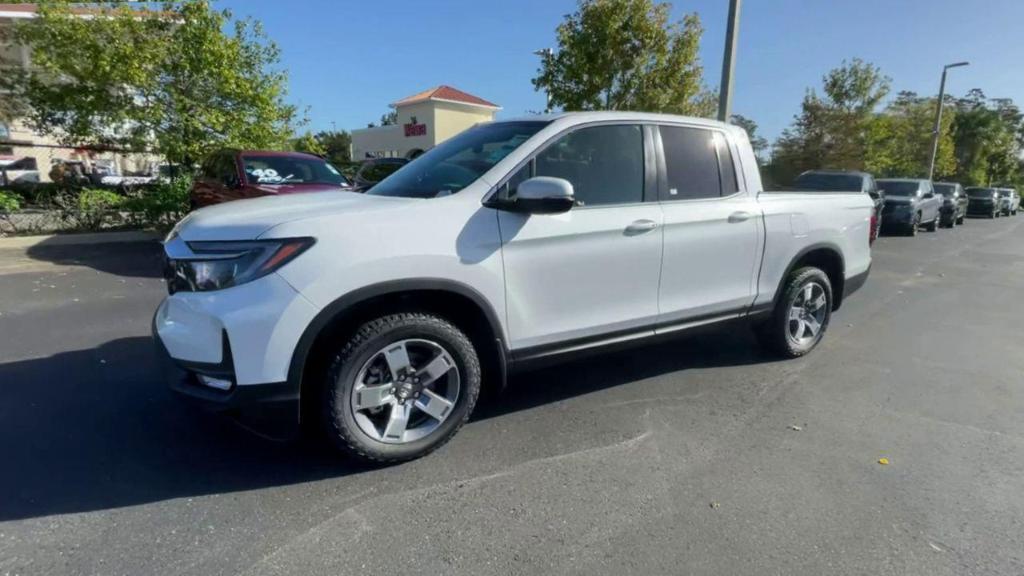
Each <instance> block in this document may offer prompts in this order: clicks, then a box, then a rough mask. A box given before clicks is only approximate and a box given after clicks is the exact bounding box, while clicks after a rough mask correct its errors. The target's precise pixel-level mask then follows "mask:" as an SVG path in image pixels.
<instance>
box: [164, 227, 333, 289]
mask: <svg viewBox="0 0 1024 576" xmlns="http://www.w3.org/2000/svg"><path fill="white" fill-rule="evenodd" d="M313 242H314V240H313V239H312V238H284V239H280V240H253V241H244V242H189V243H188V247H189V249H190V250H191V251H192V252H193V253H194V254H195V257H190V258H180V259H174V260H168V261H167V277H168V278H167V289H168V290H169V291H170V292H171V294H173V293H175V292H206V291H210V290H222V289H224V288H230V287H231V286H238V285H239V284H245V283H246V282H251V281H253V280H255V279H257V278H260V277H263V276H266V275H267V274H270V273H271V272H273V271H275V270H277V269H279V268H280V267H282V266H284V265H285V264H287V263H288V262H291V261H292V260H293V259H295V257H296V256H298V255H299V254H302V253H303V252H305V251H306V249H308V248H309V247H310V246H312V245H313Z"/></svg>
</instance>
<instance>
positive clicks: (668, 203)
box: [154, 112, 872, 462]
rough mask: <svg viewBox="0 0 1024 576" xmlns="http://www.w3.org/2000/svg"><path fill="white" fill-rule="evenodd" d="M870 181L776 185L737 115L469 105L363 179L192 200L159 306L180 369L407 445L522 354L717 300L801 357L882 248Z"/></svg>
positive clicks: (428, 445)
mask: <svg viewBox="0 0 1024 576" xmlns="http://www.w3.org/2000/svg"><path fill="white" fill-rule="evenodd" d="M871 211H872V203H871V199H870V198H869V197H868V196H867V195H864V194H856V193H829V192H821V193H817V192H796V193H765V192H764V191H763V190H762V189H761V180H760V176H759V173H758V169H757V164H756V161H755V158H754V155H753V152H752V151H751V148H750V144H749V141H748V140H747V136H746V134H745V133H744V132H743V131H742V130H741V129H740V128H737V127H735V126H730V125H726V124H722V123H718V122H712V121H708V120H702V119H694V118H684V117H677V116H666V115H656V114H642V113H627V112H593V113H574V114H559V115H552V116H539V117H530V118H526V119H520V120H510V121H502V122H493V123H487V124H481V125H478V126H476V127H474V128H472V129H470V130H467V131H466V132H463V133H462V134H460V135H458V136H456V137H454V138H452V139H450V140H448V141H446V142H444V143H443V144H441V145H439V146H437V147H436V148H434V149H432V150H430V151H429V152H427V153H426V154H424V155H423V156H421V157H420V158H418V159H416V160H415V161H413V162H411V163H409V164H408V165H406V166H404V167H403V168H402V169H401V170H399V171H398V172H396V173H395V174H393V175H392V176H390V177H389V178H387V179H386V180H384V181H383V182H381V183H380V184H378V185H377V186H375V187H374V188H373V189H372V190H371V191H370V192H369V193H367V194H348V193H345V194H336V195H322V194H309V195H304V194H299V195H293V196H289V197H268V198H259V199H254V200H244V201H239V202H232V203H230V204H225V205H221V206H213V207H210V208H205V209H202V210H199V211H197V212H194V213H193V214H191V215H190V216H189V217H187V218H186V219H184V220H183V221H182V222H181V223H179V225H178V226H177V227H176V228H175V230H174V231H173V232H172V233H171V234H170V235H169V237H168V239H167V240H166V242H165V251H166V256H167V270H168V288H169V290H170V293H171V294H170V295H169V296H168V297H167V298H166V300H165V301H164V302H163V303H162V304H161V305H160V307H159V309H158V310H157V313H156V316H155V318H154V330H155V332H156V334H157V336H158V340H159V341H160V342H161V343H162V345H163V347H164V348H165V349H166V351H167V353H168V354H169V356H170V357H171V358H172V359H173V360H174V361H175V363H176V365H177V366H178V367H180V368H183V369H184V370H183V371H182V372H181V374H180V376H181V377H180V378H179V377H176V378H175V379H174V384H173V387H174V388H175V389H176V390H177V391H179V392H182V393H183V394H185V395H187V396H190V397H192V398H194V399H197V400H200V401H201V402H203V403H205V404H207V405H210V406H213V407H215V408H218V409H222V410H226V411H230V412H232V413H234V414H236V415H238V416H239V417H242V418H244V419H246V420H247V421H249V422H250V424H253V425H259V426H265V425H268V424H271V423H273V424H276V425H278V426H281V425H282V424H283V425H284V426H283V427H281V428H278V433H291V432H294V431H296V430H297V429H298V425H299V424H300V423H303V424H314V425H319V427H320V428H321V429H322V430H323V431H324V432H325V433H326V434H327V435H328V436H329V437H330V438H331V439H332V440H333V442H334V443H335V444H336V445H337V446H338V447H339V448H341V449H342V450H344V451H345V452H347V453H349V454H352V455H355V456H356V457H359V458H363V459H368V460H373V461H378V462H397V461H402V460H408V459H411V458H415V457H419V456H422V455H424V454H426V453H428V452H430V451H432V450H434V449H436V448H437V447H439V446H440V445H442V444H443V443H444V442H446V441H447V440H448V439H449V438H451V436H452V435H454V434H455V432H456V431H457V430H458V429H459V427H460V426H462V424H463V423H464V422H465V421H466V419H467V418H468V417H469V415H470V413H471V412H472V410H473V407H474V405H475V403H476V401H477V397H478V394H479V393H480V390H481V387H482V386H485V385H486V386H493V387H495V388H501V387H503V386H504V383H505V381H506V375H507V374H509V373H510V372H511V371H513V370H515V369H520V368H523V367H527V366H536V365H537V364H538V363H541V362H548V361H554V360H560V359H563V358H567V357H571V356H573V355H576V354H579V353H583V352H590V351H594V350H600V349H605V348H606V347H608V346H622V345H626V344H638V343H642V342H646V341H649V340H651V339H655V338H662V337H666V336H670V335H673V334H676V333H678V332H680V331H682V330H685V329H688V328H692V327H696V326H702V325H706V324H711V323H717V322H724V321H728V320H736V319H743V320H749V321H750V322H751V323H752V324H753V325H754V327H755V328H756V331H757V334H758V335H759V337H760V339H761V340H762V341H763V342H764V343H765V344H767V345H768V346H770V347H771V348H772V349H774V350H776V351H778V352H779V353H781V354H783V355H785V356H789V357H795V356H800V355H802V354H805V353H807V352H809V351H810V350H811V349H812V348H814V346H815V345H817V343H818V342H819V341H820V340H821V338H822V335H823V334H824V333H825V330H826V328H827V327H828V323H829V318H830V316H831V313H832V311H833V310H835V309H837V308H838V307H839V305H840V303H841V302H842V301H843V299H844V298H845V297H846V296H847V295H848V294H850V293H851V292H853V291H854V290H855V289H857V288H858V287H859V286H860V285H862V284H863V283H864V281H865V279H866V278H867V274H868V270H869V268H870V263H871V255H870V249H869V245H868V243H869V236H870V222H871Z"/></svg>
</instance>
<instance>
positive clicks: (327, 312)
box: [288, 278, 509, 394]
mask: <svg viewBox="0 0 1024 576" xmlns="http://www.w3.org/2000/svg"><path fill="white" fill-rule="evenodd" d="M414 291H416V292H424V291H426V292H438V293H449V294H457V295H459V296H462V297H464V298H466V299H468V300H470V301H472V302H473V303H474V304H475V305H476V306H477V307H478V308H479V309H480V311H482V312H483V315H484V317H485V318H486V320H487V324H488V325H489V327H490V331H491V334H492V336H493V337H494V339H495V345H496V347H497V356H498V362H499V367H498V368H499V376H500V378H501V382H500V387H501V388H502V389H504V387H505V384H506V382H507V375H508V371H509V366H508V358H509V354H508V348H507V345H506V344H505V337H504V331H503V329H502V324H501V321H500V319H499V317H498V314H497V313H496V312H495V311H494V308H493V307H492V306H491V304H490V303H489V302H488V301H487V299H486V298H485V297H484V296H483V294H481V293H480V292H479V291H477V290H476V289H475V288H473V287H471V286H468V285H466V284H463V283H461V282H456V281H453V280H448V279H444V278H408V279H401V280H388V281H385V282H379V283H377V284H371V285H369V286H363V287H362V288H358V289H356V290H353V291H351V292H348V293H346V294H344V295H342V296H341V297H339V298H337V299H336V300H334V301H333V302H331V303H330V304H328V305H327V306H324V307H323V309H321V310H320V312H318V313H317V315H316V316H315V317H314V318H313V320H312V321H311V322H310V323H309V324H308V325H307V326H306V329H305V330H303V332H302V336H301V337H300V338H299V343H298V345H296V347H295V350H294V351H293V352H292V359H291V362H290V363H289V367H288V383H289V385H290V387H294V390H295V391H296V393H297V394H299V393H301V389H302V380H303V376H304V371H305V367H306V363H307V361H308V359H309V353H310V351H311V350H312V349H313V345H314V344H315V343H316V340H317V338H318V337H319V336H320V334H321V333H322V332H323V330H324V328H326V327H327V326H328V325H329V324H330V323H331V322H332V321H333V320H334V319H335V318H337V317H338V315H339V314H342V313H344V312H345V311H346V310H349V309H351V308H352V307H354V306H358V305H359V304H361V303H363V302H366V301H368V300H370V299H373V298H378V297H380V296H387V295H390V294H401V293H403V292H414Z"/></svg>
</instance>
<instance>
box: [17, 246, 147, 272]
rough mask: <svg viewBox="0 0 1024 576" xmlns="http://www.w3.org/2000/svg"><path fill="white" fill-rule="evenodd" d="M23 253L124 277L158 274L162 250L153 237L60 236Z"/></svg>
mask: <svg viewBox="0 0 1024 576" xmlns="http://www.w3.org/2000/svg"><path fill="white" fill-rule="evenodd" d="M26 254H27V255H28V257H29V258H32V259H33V260H41V261H44V262H50V263H52V264H58V265H62V266H67V265H74V266H85V267H88V268H92V269H93V270H96V271H99V272H105V273H107V274H113V275H116V276H120V277H126V278H160V277H161V276H162V273H163V270H162V265H163V260H162V259H163V251H162V248H161V244H160V242H159V241H157V240H155V239H154V240H150V241H135V242H109V243H100V244H69V243H66V242H64V241H63V239H62V238H61V237H60V236H55V237H53V238H48V239H46V240H43V241H42V242H40V243H39V244H36V245H34V246H30V247H29V248H28V249H27V250H26Z"/></svg>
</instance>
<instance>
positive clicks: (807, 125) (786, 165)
mask: <svg viewBox="0 0 1024 576" xmlns="http://www.w3.org/2000/svg"><path fill="white" fill-rule="evenodd" d="M822 84H823V91H824V95H823V96H819V95H818V93H817V92H815V91H814V90H809V91H808V92H807V95H806V96H804V101H803V104H802V106H801V112H800V115H798V116H797V117H796V118H795V119H794V123H793V126H792V127H791V128H788V129H786V130H785V131H784V132H783V133H782V136H780V137H779V140H778V141H777V142H776V145H775V155H774V158H773V162H772V164H773V166H772V168H773V173H774V175H775V177H776V178H777V179H779V181H781V182H789V181H791V180H792V179H793V178H794V177H796V175H798V174H799V173H800V172H803V171H804V170H812V169H815V168H841V169H848V170H861V169H863V168H864V162H865V158H866V156H867V148H868V143H869V137H871V136H872V134H873V130H875V129H876V128H877V127H874V126H873V120H874V118H875V110H876V109H877V107H878V106H879V104H880V103H881V102H882V100H884V99H885V96H886V95H887V94H888V93H889V85H890V79H889V78H888V77H886V76H885V75H884V74H882V71H881V70H880V69H879V68H878V67H877V66H874V65H872V64H870V63H867V62H864V61H863V60H860V59H857V58H855V59H853V60H851V61H849V62H846V61H844V62H843V64H842V65H841V66H840V67H839V68H835V69H833V70H831V71H829V72H828V74H826V75H825V76H824V77H823V78H822Z"/></svg>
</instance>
